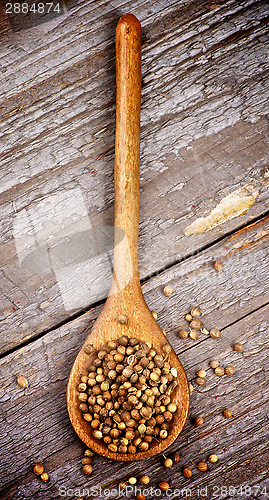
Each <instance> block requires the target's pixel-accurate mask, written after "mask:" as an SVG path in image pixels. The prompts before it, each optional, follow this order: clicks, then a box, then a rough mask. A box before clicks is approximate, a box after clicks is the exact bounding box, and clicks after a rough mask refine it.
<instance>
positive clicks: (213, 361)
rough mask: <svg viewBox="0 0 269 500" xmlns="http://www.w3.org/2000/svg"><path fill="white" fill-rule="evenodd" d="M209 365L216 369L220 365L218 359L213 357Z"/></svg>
mask: <svg viewBox="0 0 269 500" xmlns="http://www.w3.org/2000/svg"><path fill="white" fill-rule="evenodd" d="M209 366H210V368H213V369H215V368H217V367H218V366H219V362H218V361H217V360H216V359H212V361H210V363H209Z"/></svg>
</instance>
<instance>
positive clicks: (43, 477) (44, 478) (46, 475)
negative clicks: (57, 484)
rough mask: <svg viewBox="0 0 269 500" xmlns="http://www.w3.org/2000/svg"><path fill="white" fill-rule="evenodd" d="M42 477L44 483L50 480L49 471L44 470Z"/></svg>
mask: <svg viewBox="0 0 269 500" xmlns="http://www.w3.org/2000/svg"><path fill="white" fill-rule="evenodd" d="M40 479H42V481H44V483H46V482H47V481H48V480H49V475H48V473H47V472H43V473H42V474H41V476H40Z"/></svg>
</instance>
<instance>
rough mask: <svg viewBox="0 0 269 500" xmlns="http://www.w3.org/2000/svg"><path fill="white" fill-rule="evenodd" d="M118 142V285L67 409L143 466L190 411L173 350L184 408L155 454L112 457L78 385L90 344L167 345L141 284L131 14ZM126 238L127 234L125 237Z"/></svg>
mask: <svg viewBox="0 0 269 500" xmlns="http://www.w3.org/2000/svg"><path fill="white" fill-rule="evenodd" d="M116 75H117V77H116V86H117V98H116V137H115V227H116V228H121V229H122V230H123V231H124V233H125V237H124V238H123V239H121V240H119V241H116V240H117V232H116V231H115V245H114V269H113V279H112V285H111V289H110V292H109V296H108V298H107V300H106V303H105V305H104V308H103V310H102V312H101V314H100V316H99V317H98V319H97V320H96V322H95V324H94V326H93V328H92V330H91V332H90V333H89V335H88V336H87V338H86V340H85V342H84V344H83V345H82V347H81V349H80V351H79V353H78V355H77V357H76V359H75V362H74V364H73V367H72V369H71V372H70V376H69V380H68V385H67V408H68V413H69V418H70V421H71V423H72V425H73V428H74V430H75V431H76V433H77V434H78V435H79V437H80V438H81V439H82V441H84V443H85V444H86V445H87V446H88V447H90V448H91V449H92V450H94V451H96V452H97V453H99V454H101V455H103V456H105V457H109V458H112V459H115V460H138V459H141V458H146V457H149V456H151V455H155V454H157V453H159V452H161V451H163V450H164V449H165V448H167V447H168V446H169V445H170V444H171V443H172V442H173V441H174V440H175V439H176V437H177V436H178V434H179V433H180V432H181V430H182V428H183V426H184V424H185V422H186V419H187V416H188V411H189V404H190V397H189V383H188V380H187V377H186V374H185V371H184V369H183V367H182V365H181V363H180V361H179V360H178V358H177V356H176V354H175V352H174V351H173V349H172V350H171V353H170V354H169V361H170V363H171V365H172V366H173V367H174V368H176V370H177V378H176V381H177V383H178V385H177V387H176V388H175V389H174V391H173V393H172V400H173V402H175V403H176V404H177V406H178V409H177V411H176V413H175V414H174V417H173V420H172V422H171V424H170V429H169V434H168V437H167V438H166V439H164V440H159V441H157V440H156V441H155V440H153V441H152V442H151V444H150V448H149V449H148V450H147V451H144V452H138V453H135V454H132V455H131V454H130V453H126V454H120V453H113V452H111V451H109V450H108V449H107V447H106V445H105V443H103V441H101V440H97V439H95V438H94V437H93V436H92V433H91V426H90V424H89V423H88V422H86V421H85V420H84V418H83V416H82V413H81V411H80V410H79V402H78V384H79V381H80V377H81V376H82V375H87V364H88V365H89V363H90V361H89V359H90V357H91V356H89V355H88V354H87V352H89V351H88V349H89V344H91V345H93V346H94V348H95V349H96V348H99V347H101V346H103V345H104V344H106V343H107V342H108V341H109V340H113V339H117V338H119V337H120V336H122V335H127V336H129V337H136V338H137V339H139V340H140V339H141V341H144V342H145V341H150V342H152V344H153V347H154V348H155V349H156V350H157V351H159V352H160V353H161V352H162V346H163V345H164V344H165V343H167V339H166V337H165V336H164V334H163V333H162V330H161V329H160V327H159V326H158V325H157V323H156V321H155V319H154V318H153V316H152V314H151V312H150V310H149V309H148V307H147V305H146V303H145V300H144V297H143V295H142V290H141V286H140V280H139V271H138V225H139V186H140V174H139V155H140V100H141V26H140V23H139V21H138V20H137V19H136V17H135V16H133V15H132V14H125V15H124V16H123V17H121V19H120V20H119V22H118V25H117V28H116ZM120 232H122V231H120Z"/></svg>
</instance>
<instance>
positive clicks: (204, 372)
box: [197, 370, 206, 378]
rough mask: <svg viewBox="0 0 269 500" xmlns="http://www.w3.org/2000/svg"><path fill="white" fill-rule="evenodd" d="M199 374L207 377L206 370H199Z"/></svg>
mask: <svg viewBox="0 0 269 500" xmlns="http://www.w3.org/2000/svg"><path fill="white" fill-rule="evenodd" d="M197 376H198V377H202V378H205V377H206V371H205V370H198V372H197Z"/></svg>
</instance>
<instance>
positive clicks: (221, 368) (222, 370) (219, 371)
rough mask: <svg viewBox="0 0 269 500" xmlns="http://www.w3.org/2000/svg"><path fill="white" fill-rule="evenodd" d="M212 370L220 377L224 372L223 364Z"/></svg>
mask: <svg viewBox="0 0 269 500" xmlns="http://www.w3.org/2000/svg"><path fill="white" fill-rule="evenodd" d="M214 371H215V374H216V375H218V377H221V376H222V375H224V373H225V372H224V368H223V366H217V368H215V370H214Z"/></svg>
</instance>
